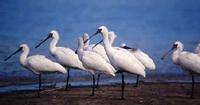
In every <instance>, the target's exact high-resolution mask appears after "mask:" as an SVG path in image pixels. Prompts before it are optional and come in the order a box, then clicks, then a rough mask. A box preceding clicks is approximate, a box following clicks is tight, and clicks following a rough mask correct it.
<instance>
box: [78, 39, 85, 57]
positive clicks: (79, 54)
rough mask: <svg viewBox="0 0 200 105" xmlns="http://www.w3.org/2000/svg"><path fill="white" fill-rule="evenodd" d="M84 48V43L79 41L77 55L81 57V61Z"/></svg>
mask: <svg viewBox="0 0 200 105" xmlns="http://www.w3.org/2000/svg"><path fill="white" fill-rule="evenodd" d="M83 48H84V44H83V42H81V41H79V43H78V50H77V53H78V57H79V59H80V60H81V57H82V54H83Z"/></svg>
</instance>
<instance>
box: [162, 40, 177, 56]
mask: <svg viewBox="0 0 200 105" xmlns="http://www.w3.org/2000/svg"><path fill="white" fill-rule="evenodd" d="M177 47H178V44H173V46H172V48H171V49H170V50H169V51H168V52H166V53H165V54H164V55H163V56H162V57H161V60H164V59H165V57H166V56H167V55H168V54H169V53H170V52H171V51H173V50H174V49H176V48H177Z"/></svg>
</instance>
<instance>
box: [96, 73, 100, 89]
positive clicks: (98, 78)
mask: <svg viewBox="0 0 200 105" xmlns="http://www.w3.org/2000/svg"><path fill="white" fill-rule="evenodd" d="M100 76H101V74H100V73H99V74H98V77H97V86H96V88H99V80H100Z"/></svg>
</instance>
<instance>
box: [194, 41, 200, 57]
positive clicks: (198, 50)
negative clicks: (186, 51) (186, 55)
mask: <svg viewBox="0 0 200 105" xmlns="http://www.w3.org/2000/svg"><path fill="white" fill-rule="evenodd" d="M194 53H196V54H198V55H199V56H200V43H199V44H198V45H197V47H196V48H195V50H194Z"/></svg>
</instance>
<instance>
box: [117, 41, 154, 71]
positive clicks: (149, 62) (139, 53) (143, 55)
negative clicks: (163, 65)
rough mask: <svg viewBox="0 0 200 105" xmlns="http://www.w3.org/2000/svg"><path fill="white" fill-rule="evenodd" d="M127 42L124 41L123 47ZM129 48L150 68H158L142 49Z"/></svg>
mask: <svg viewBox="0 0 200 105" xmlns="http://www.w3.org/2000/svg"><path fill="white" fill-rule="evenodd" d="M125 46H126V44H125V43H123V44H121V47H122V48H123V47H125ZM127 50H129V51H130V52H131V53H132V54H133V55H134V56H135V57H136V58H137V59H138V60H139V61H140V62H141V63H142V64H143V65H144V66H145V67H146V68H147V69H148V70H155V69H156V65H155V63H154V62H153V60H152V59H151V58H150V57H149V56H148V55H147V54H146V53H144V52H143V51H142V50H140V49H135V48H134V49H132V48H130V49H127Z"/></svg>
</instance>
